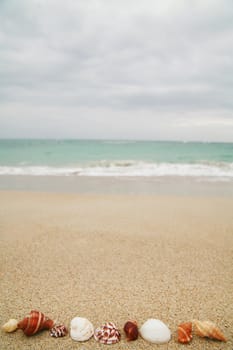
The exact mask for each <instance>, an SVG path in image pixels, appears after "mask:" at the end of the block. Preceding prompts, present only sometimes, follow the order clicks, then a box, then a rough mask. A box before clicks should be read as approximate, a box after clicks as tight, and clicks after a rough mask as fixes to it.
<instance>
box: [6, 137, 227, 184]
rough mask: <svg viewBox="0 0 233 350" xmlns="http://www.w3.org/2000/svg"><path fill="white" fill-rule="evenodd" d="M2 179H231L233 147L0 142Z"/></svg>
mask: <svg viewBox="0 0 233 350" xmlns="http://www.w3.org/2000/svg"><path fill="white" fill-rule="evenodd" d="M0 175H67V176H71V175H73V176H205V177H221V178H228V179H233V143H199V142H186V143H184V142H161V141H108V140H106V141H95V140H0Z"/></svg>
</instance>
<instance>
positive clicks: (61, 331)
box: [50, 324, 68, 338]
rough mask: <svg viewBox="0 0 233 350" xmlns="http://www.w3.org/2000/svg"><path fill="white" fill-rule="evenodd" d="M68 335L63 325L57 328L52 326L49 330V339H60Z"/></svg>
mask: <svg viewBox="0 0 233 350" xmlns="http://www.w3.org/2000/svg"><path fill="white" fill-rule="evenodd" d="M67 334H68V329H67V328H66V326H64V324H60V325H57V326H54V327H53V328H51V329H50V335H51V337H55V338H60V337H65V336H66V335H67Z"/></svg>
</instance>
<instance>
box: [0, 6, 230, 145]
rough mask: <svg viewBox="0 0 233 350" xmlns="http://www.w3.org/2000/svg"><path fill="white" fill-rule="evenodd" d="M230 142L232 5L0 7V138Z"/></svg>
mask: <svg viewBox="0 0 233 350" xmlns="http://www.w3.org/2000/svg"><path fill="white" fill-rule="evenodd" d="M8 137H33V138H34V137H37V138H41V137H42V138H44V137H45V138H47V137H52V138H105V139H110V138H116V139H119V138H121V139H122V138H123V139H164V140H166V139H174V140H201V141H232V142H233V1H232V0H228V1H227V0H219V1H217V0H163V1H155V0H143V1H142V0H132V1H131V0H65V1H64V0H20V1H19V0H0V138H8Z"/></svg>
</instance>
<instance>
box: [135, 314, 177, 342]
mask: <svg viewBox="0 0 233 350" xmlns="http://www.w3.org/2000/svg"><path fill="white" fill-rule="evenodd" d="M139 332H140V334H141V336H142V338H143V339H145V340H147V341H149V342H150V343H155V344H163V343H167V342H169V340H170V339H171V331H170V329H169V328H168V327H167V326H166V325H165V323H163V322H162V321H160V320H157V319H154V318H150V319H149V320H147V321H146V322H145V323H144V324H143V325H142V326H141V328H140V330H139Z"/></svg>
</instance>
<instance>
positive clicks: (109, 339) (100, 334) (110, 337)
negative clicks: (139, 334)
mask: <svg viewBox="0 0 233 350" xmlns="http://www.w3.org/2000/svg"><path fill="white" fill-rule="evenodd" d="M94 338H95V340H96V341H98V342H100V343H102V344H115V343H118V342H119V341H120V339H121V334H120V332H119V331H118V329H117V327H116V326H115V324H114V323H113V322H106V323H105V324H103V325H102V326H101V327H98V328H96V330H95V332H94Z"/></svg>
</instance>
